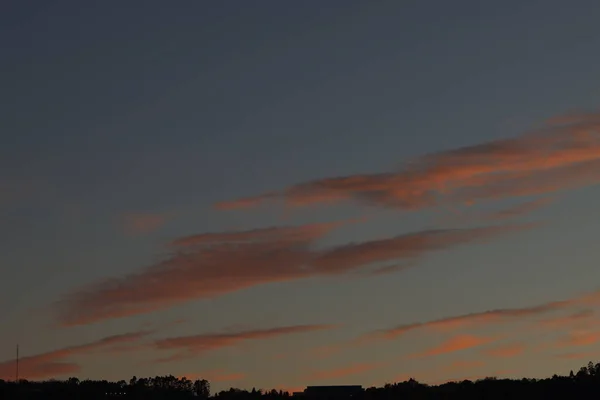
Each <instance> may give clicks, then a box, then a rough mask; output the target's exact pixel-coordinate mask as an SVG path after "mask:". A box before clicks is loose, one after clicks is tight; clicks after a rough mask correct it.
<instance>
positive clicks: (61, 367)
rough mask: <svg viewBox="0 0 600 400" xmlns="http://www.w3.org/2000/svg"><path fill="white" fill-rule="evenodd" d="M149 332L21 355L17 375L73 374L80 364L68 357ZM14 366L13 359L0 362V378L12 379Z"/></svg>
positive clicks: (35, 376)
mask: <svg viewBox="0 0 600 400" xmlns="http://www.w3.org/2000/svg"><path fill="white" fill-rule="evenodd" d="M150 333H152V332H150V331H140V332H131V333H126V334H122V335H114V336H109V337H105V338H103V339H100V340H98V341H95V342H91V343H87V344H82V345H78V346H70V347H65V348H62V349H58V350H53V351H49V352H46V353H41V354H37V355H34V356H27V357H22V358H21V359H20V360H19V375H20V377H21V378H23V379H43V378H49V377H56V376H65V375H70V374H75V373H77V372H79V371H80V366H79V365H78V364H75V363H72V362H68V361H65V360H66V359H68V358H69V357H72V356H76V355H81V354H85V353H91V352H94V351H97V350H106V349H108V348H110V347H111V346H115V345H122V344H126V343H133V342H137V341H139V340H140V339H142V338H144V337H145V336H147V335H149V334H150ZM15 368H16V365H15V360H8V361H4V362H2V363H0V379H13V378H14V377H15Z"/></svg>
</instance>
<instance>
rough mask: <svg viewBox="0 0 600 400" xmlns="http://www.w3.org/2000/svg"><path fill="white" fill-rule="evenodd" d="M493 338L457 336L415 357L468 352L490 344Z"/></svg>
mask: <svg viewBox="0 0 600 400" xmlns="http://www.w3.org/2000/svg"><path fill="white" fill-rule="evenodd" d="M493 340H495V339H494V338H488V337H480V336H474V335H458V336H455V337H452V338H450V339H448V340H446V341H445V342H444V343H442V344H440V345H439V346H436V347H434V348H432V349H429V350H427V351H425V352H423V353H420V354H417V355H415V357H432V356H439V355H442V354H447V353H454V352H457V351H462V350H468V349H472V348H475V347H479V346H482V345H484V344H487V343H490V342H492V341H493Z"/></svg>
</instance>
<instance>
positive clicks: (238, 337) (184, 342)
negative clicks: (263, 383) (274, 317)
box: [154, 325, 335, 362]
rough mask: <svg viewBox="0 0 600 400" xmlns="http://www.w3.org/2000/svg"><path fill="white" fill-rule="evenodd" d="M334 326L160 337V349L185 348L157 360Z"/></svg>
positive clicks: (296, 326)
mask: <svg viewBox="0 0 600 400" xmlns="http://www.w3.org/2000/svg"><path fill="white" fill-rule="evenodd" d="M333 328H335V326H334V325H292V326H282V327H277V328H269V329H260V330H248V331H240V332H233V333H211V334H201V335H193V336H179V337H173V338H166V339H159V340H157V341H156V342H155V343H154V344H155V346H156V348H158V349H159V350H177V351H180V350H183V352H182V353H179V354H176V355H174V356H171V357H167V358H163V359H160V360H157V361H158V362H170V361H175V360H180V359H183V358H187V357H188V356H193V355H197V354H199V353H203V352H205V351H211V350H216V349H220V348H224V347H231V346H235V345H237V344H239V343H241V342H246V341H251V340H265V339H272V338H275V337H278V336H285V335H291V334H297V333H305V332H314V331H319V330H325V329H333Z"/></svg>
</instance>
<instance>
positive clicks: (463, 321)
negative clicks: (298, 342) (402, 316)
mask: <svg viewBox="0 0 600 400" xmlns="http://www.w3.org/2000/svg"><path fill="white" fill-rule="evenodd" d="M577 300H579V299H577ZM577 300H575V299H573V300H564V301H555V302H549V303H546V304H541V305H537V306H531V307H521V308H500V309H496V310H488V311H482V312H477V313H470V314H463V315H456V316H451V317H446V318H440V319H436V320H432V321H427V322H416V323H411V324H405V325H399V326H397V327H394V328H390V329H386V330H383V331H377V332H374V333H372V334H370V335H369V336H370V337H373V338H376V337H379V338H386V339H394V338H396V337H399V336H401V335H403V334H405V333H407V332H410V331H413V330H417V329H438V330H451V329H459V328H464V327H472V326H474V325H478V324H488V323H492V322H497V321H499V320H506V319H512V318H521V317H531V316H537V315H541V314H545V313H549V312H553V311H557V310H562V309H564V308H566V307H568V306H571V305H572V304H574V302H575V301H577Z"/></svg>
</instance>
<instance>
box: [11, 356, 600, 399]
mask: <svg viewBox="0 0 600 400" xmlns="http://www.w3.org/2000/svg"><path fill="white" fill-rule="evenodd" d="M599 393H600V363H597V364H594V363H592V362H590V363H588V365H587V366H584V367H581V368H580V369H579V371H578V372H577V373H576V374H574V373H573V371H571V373H570V374H569V375H567V376H558V375H554V376H552V377H551V378H546V379H528V378H522V379H497V378H495V377H488V378H484V379H479V380H476V381H470V380H464V381H462V382H450V383H445V384H442V385H437V386H433V385H426V384H422V383H419V382H417V381H416V380H414V379H410V380H408V381H405V382H399V383H393V384H390V383H388V384H385V385H384V386H383V387H371V388H368V389H366V390H364V391H363V392H362V393H361V394H360V395H358V396H356V395H355V396H354V397H353V398H352V399H353V400H388V399H422V400H425V399H461V400H465V399H466V400H469V399H478V400H479V399H490V400H495V399H569V398H592V397H597V394H599ZM290 397H291V394H290V393H288V392H283V391H277V390H267V391H263V390H256V389H252V390H251V391H248V390H241V389H235V388H231V389H229V390H225V391H221V392H218V393H216V394H214V395H212V396H211V393H210V384H209V382H208V381H206V380H203V379H202V380H196V381H191V380H189V379H187V378H176V377H174V376H157V377H154V378H140V379H138V378H136V377H135V376H134V377H133V378H132V379H131V380H130V381H129V382H126V381H118V382H109V381H94V380H83V381H80V380H79V379H77V378H69V379H67V380H64V381H59V380H50V381H42V382H37V381H27V380H21V381H19V382H18V383H17V382H14V381H3V380H0V399H11V400H12V399H15V400H17V399H19V400H21V399H22V400H25V399H27V400H29V399H61V400H71V399H105V398H127V399H148V400H151V399H191V398H201V399H208V398H212V399H215V400H277V399H287V400H289V398H290ZM327 399H331V396H328V397H327Z"/></svg>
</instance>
